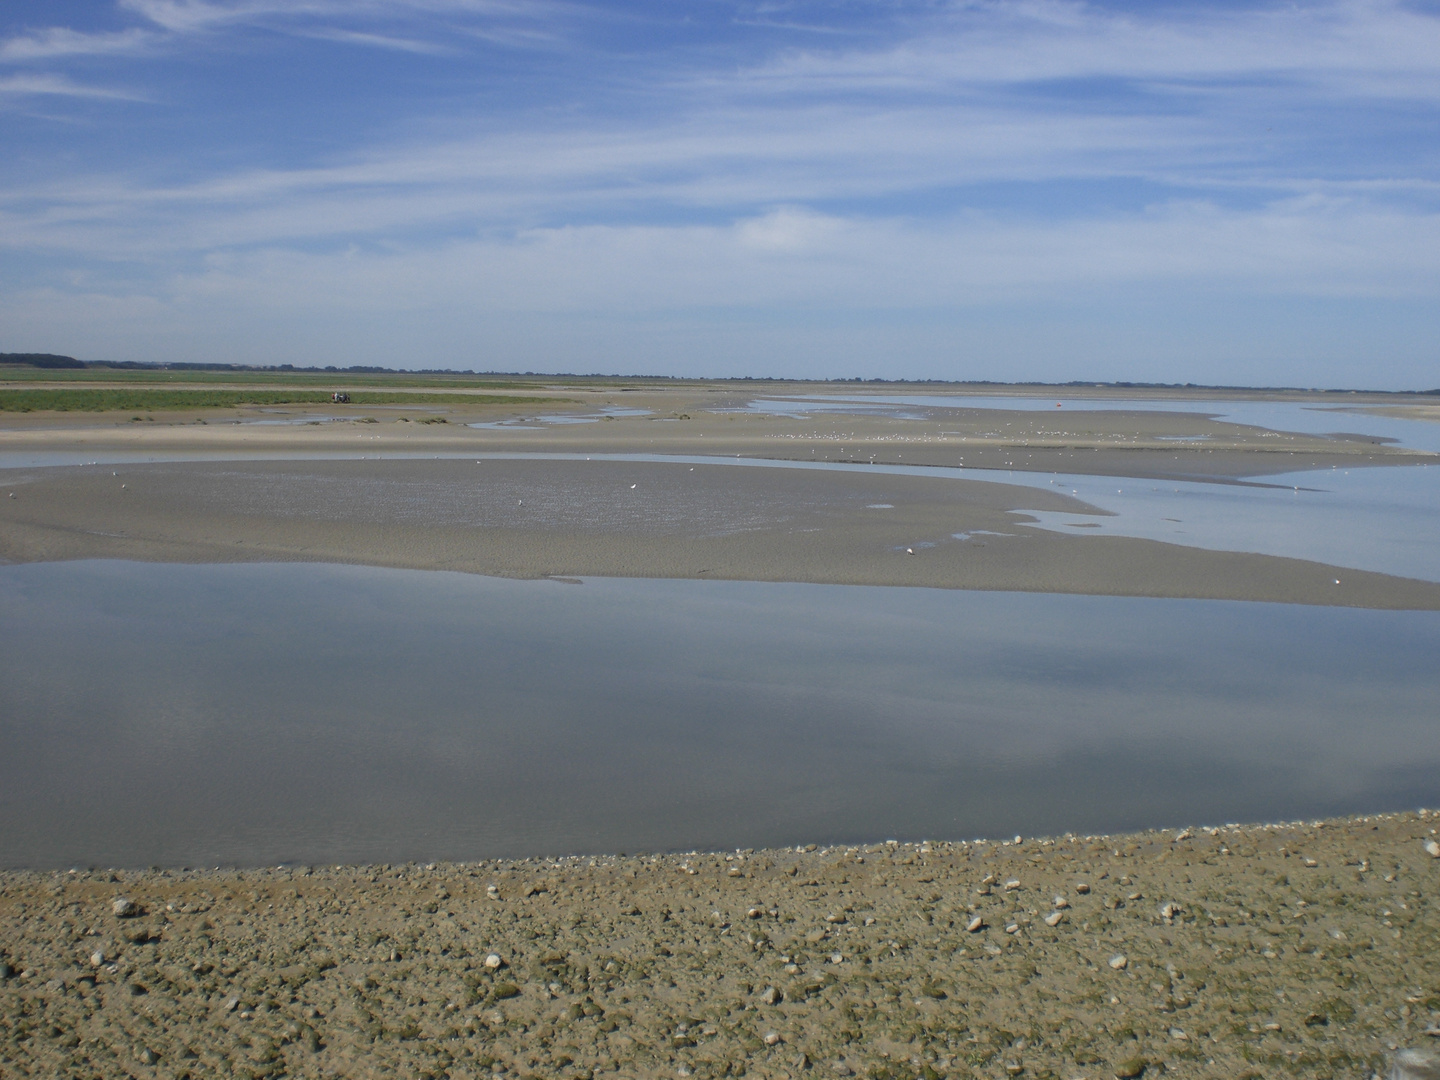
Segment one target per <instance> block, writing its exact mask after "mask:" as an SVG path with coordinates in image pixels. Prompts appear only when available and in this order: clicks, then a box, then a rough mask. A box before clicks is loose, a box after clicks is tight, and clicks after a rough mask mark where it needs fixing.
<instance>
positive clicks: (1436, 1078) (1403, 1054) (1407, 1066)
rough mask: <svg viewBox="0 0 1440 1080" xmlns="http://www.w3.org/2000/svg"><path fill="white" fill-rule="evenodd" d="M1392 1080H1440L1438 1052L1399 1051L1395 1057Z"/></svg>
mask: <svg viewBox="0 0 1440 1080" xmlns="http://www.w3.org/2000/svg"><path fill="white" fill-rule="evenodd" d="M1390 1076H1391V1077H1392V1080H1440V1052H1436V1051H1434V1050H1431V1049H1429V1048H1426V1049H1413V1048H1412V1049H1408V1050H1401V1051H1400V1052H1399V1053H1397V1054H1396V1055H1395V1071H1394V1072H1392V1073H1391V1074H1390Z"/></svg>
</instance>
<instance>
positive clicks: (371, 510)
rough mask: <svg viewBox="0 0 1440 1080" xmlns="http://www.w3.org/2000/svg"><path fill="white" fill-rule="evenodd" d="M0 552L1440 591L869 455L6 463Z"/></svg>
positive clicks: (927, 582)
mask: <svg viewBox="0 0 1440 1080" xmlns="http://www.w3.org/2000/svg"><path fill="white" fill-rule="evenodd" d="M0 478H3V479H4V481H5V485H4V490H5V491H6V492H7V493H13V497H7V498H3V499H0V559H3V560H6V561H10V562H36V561H49V560H56V559H83V558H110V559H135V560H145V561H155V562H247V561H256V560H268V561H307V562H333V563H362V564H366V565H372V566H389V567H400V568H408V569H420V570H457V571H464V572H468V573H478V574H488V575H494V576H503V577H518V578H540V577H586V576H591V577H648V578H710V579H720V578H725V579H732V580H747V581H795V582H811V583H823V584H840V585H899V586H912V587H931V588H960V589H991V590H1019V591H1028V592H1069V593H1084V594H1093V595H1113V596H1156V597H1172V598H1198V599H1234V600H1255V601H1271V602H1280V603H1304V604H1322V605H1335V606H1348V607H1368V608H1376V609H1425V610H1436V609H1440V583H1436V582H1425V581H1415V580H1410V579H1407V578H1401V577H1395V576H1391V575H1386V574H1379V573H1372V572H1366V571H1359V570H1350V569H1340V568H1336V567H1332V566H1327V565H1325V564H1323V563H1318V562H1309V561H1306V560H1302V559H1293V558H1281V557H1277V556H1269V555H1258V554H1247V553H1240V552H1224V551H1210V550H1204V549H1200V548H1191V547H1184V546H1181V545H1177V544H1167V543H1161V542H1159V541H1154V540H1143V539H1133V538H1127V537H1115V536H1085V535H1084V534H1083V532H1077V533H1076V534H1073V535H1061V534H1057V533H1056V532H1053V531H1050V530H1046V529H1042V528H1036V527H1029V526H1027V523H1033V522H1035V521H1036V520H1037V519H1036V518H1035V517H1033V516H1031V515H1030V514H1028V513H1027V511H1032V510H1033V511H1062V512H1067V513H1073V514H1079V515H1087V514H1088V515H1096V520H1102V519H1103V515H1104V512H1103V511H1099V510H1096V509H1095V508H1094V507H1091V506H1089V505H1087V504H1086V503H1084V502H1082V501H1080V500H1078V499H1075V498H1073V497H1071V496H1070V495H1068V494H1062V493H1061V492H1060V491H1058V490H1053V491H1051V490H1042V489H1037V488H1031V487H1024V486H1020V485H1012V484H1005V483H997V482H994V481H988V480H965V479H961V480H955V479H949V478H943V477H930V476H905V475H888V474H884V473H876V472H870V471H867V470H855V471H854V472H851V471H849V470H843V471H836V470H813V469H796V468H743V467H742V468H737V467H734V466H726V465H720V464H715V465H708V464H704V463H703V462H702V463H701V464H697V465H693V466H692V465H688V464H685V463H682V462H674V463H671V462H615V461H603V460H602V461H583V460H579V461H577V460H565V459H556V460H549V461H546V460H520V461H516V460H493V459H491V460H484V461H478V460H476V459H473V458H472V459H468V460H466V459H458V460H457V459H439V460H435V459H431V460H416V459H409V460H404V459H401V460H386V461H299V462H296V461H253V460H252V461H239V462H168V463H154V464H148V463H147V464H133V465H117V466H115V467H113V468H112V467H110V466H68V467H59V468H40V469H29V470H24V469H12V470H6V471H4V472H0Z"/></svg>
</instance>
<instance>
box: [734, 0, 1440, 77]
mask: <svg viewBox="0 0 1440 1080" xmlns="http://www.w3.org/2000/svg"><path fill="white" fill-rule="evenodd" d="M749 74H750V77H751V78H752V79H753V80H754V83H755V85H756V86H757V88H759V89H761V90H763V91H765V92H774V91H775V90H776V89H777V88H783V89H787V90H790V91H799V90H803V89H807V88H808V89H812V90H813V89H817V88H824V89H827V90H830V91H834V90H837V89H844V88H855V89H864V88H869V89H883V88H891V89H908V90H929V91H934V92H943V91H945V90H947V89H951V90H953V89H954V88H955V87H957V86H964V85H973V84H996V83H1004V84H1014V83H1023V82H1037V81H1045V80H1062V79H1084V78H1111V79H1130V80H1144V81H1151V82H1155V83H1159V84H1164V85H1169V86H1172V87H1176V86H1180V85H1183V84H1184V83H1186V82H1188V81H1203V82H1214V81H1216V80H1239V81H1251V80H1255V79H1259V78H1274V77H1284V78H1288V79H1296V80H1302V81H1304V82H1306V83H1309V84H1312V85H1313V84H1329V85H1331V86H1332V87H1333V88H1335V89H1344V90H1346V91H1348V92H1368V93H1374V94H1382V95H1390V94H1404V95H1418V96H1423V97H1433V96H1434V95H1435V94H1436V93H1437V91H1440V17H1437V16H1436V15H1434V14H1431V13H1429V12H1426V11H1424V10H1420V9H1417V8H1415V7H1412V6H1407V5H1405V4H1401V3H1396V2H1393V0H1338V2H1333V3H1324V4H1312V5H1304V6H1301V5H1288V4H1287V5H1274V6H1267V7H1258V8H1257V7H1251V8H1242V9H1214V8H1206V7H1203V6H1198V5H1197V6H1196V7H1194V8H1192V9H1188V10H1187V9H1185V8H1179V9H1177V8H1175V7H1173V6H1167V7H1165V8H1163V9H1160V8H1157V9H1154V11H1153V12H1146V11H1145V10H1144V9H1141V10H1140V11H1139V12H1127V13H1123V14H1122V13H1117V12H1114V11H1110V10H1107V9H1105V8H1103V7H1099V6H1094V5H1089V4H1082V3H1073V2H1055V0H1040V2H1021V3H997V2H991V3H979V4H964V5H961V6H959V7H958V8H957V9H956V10H955V12H954V14H953V15H952V16H951V17H950V18H949V19H941V20H937V21H936V22H934V23H930V24H927V25H926V26H925V27H924V32H923V33H918V34H916V35H914V36H913V37H910V38H908V39H907V40H905V41H903V42H902V43H900V44H898V45H896V46H893V47H890V48H886V49H878V50H876V49H849V50H834V51H820V50H813V49H812V50H806V51H798V52H794V53H791V54H789V55H787V56H785V57H783V58H780V59H779V60H776V61H772V62H770V63H767V64H765V65H763V66H760V67H758V68H755V69H754V70H752V71H751V72H750V73H749ZM1249 89H1250V90H1251V92H1253V89H1254V88H1253V87H1251V88H1249Z"/></svg>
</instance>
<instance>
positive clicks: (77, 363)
mask: <svg viewBox="0 0 1440 1080" xmlns="http://www.w3.org/2000/svg"><path fill="white" fill-rule="evenodd" d="M0 364H26V365H28V366H30V367H38V368H83V367H84V366H85V363H84V361H81V360H76V359H75V357H73V356H56V355H55V354H54V353H45V352H7V353H0Z"/></svg>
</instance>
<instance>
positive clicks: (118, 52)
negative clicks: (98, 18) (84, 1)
mask: <svg viewBox="0 0 1440 1080" xmlns="http://www.w3.org/2000/svg"><path fill="white" fill-rule="evenodd" d="M154 45H155V35H154V34H153V33H151V32H149V31H146V30H142V29H139V28H132V29H129V30H121V31H116V32H113V33H83V32H80V31H77V30H71V29H68V28H66V27H51V28H49V29H45V30H39V31H36V32H34V33H31V34H21V35H18V36H16V37H12V38H8V39H6V40H5V41H0V63H25V62H33V61H45V60H55V59H59V58H62V57H71V56H135V55H139V54H141V53H144V52H147V51H149V50H150V49H152V48H153V47H154Z"/></svg>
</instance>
